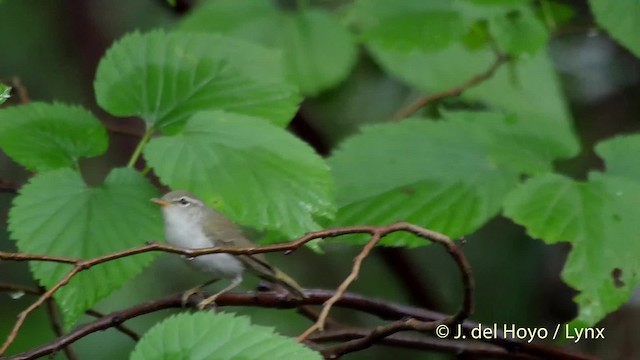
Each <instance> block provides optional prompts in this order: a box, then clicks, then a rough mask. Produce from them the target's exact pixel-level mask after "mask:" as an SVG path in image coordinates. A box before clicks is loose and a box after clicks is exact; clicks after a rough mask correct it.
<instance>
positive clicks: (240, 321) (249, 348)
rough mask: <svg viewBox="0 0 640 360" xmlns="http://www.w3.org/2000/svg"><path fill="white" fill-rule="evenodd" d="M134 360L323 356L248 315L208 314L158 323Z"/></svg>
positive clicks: (301, 358) (311, 358)
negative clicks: (256, 321) (260, 323)
mask: <svg viewBox="0 0 640 360" xmlns="http://www.w3.org/2000/svg"><path fill="white" fill-rule="evenodd" d="M130 359H131V360H153V359H157V360H166V359H242V360H252V359H255V360H261V359H296V360H320V359H322V356H320V354H319V353H317V352H315V351H313V350H311V349H309V348H307V347H306V346H304V345H302V344H299V343H297V342H296V341H295V340H294V339H292V338H288V337H285V336H282V335H279V334H276V333H275V332H274V331H273V329H272V328H269V327H265V326H259V325H252V324H251V323H250V322H249V319H248V317H246V316H234V315H232V314H227V313H218V314H215V313H213V312H210V311H207V312H197V313H193V314H187V313H182V314H178V315H173V316H171V317H169V318H167V319H166V320H164V321H162V322H160V323H158V324H157V325H155V326H154V327H153V328H151V330H149V331H148V332H147V333H146V334H145V335H144V337H143V338H142V339H141V340H140V341H139V342H138V343H137V344H136V347H135V349H134V350H133V352H132V353H131V358H130Z"/></svg>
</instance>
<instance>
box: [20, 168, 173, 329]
mask: <svg viewBox="0 0 640 360" xmlns="http://www.w3.org/2000/svg"><path fill="white" fill-rule="evenodd" d="M155 195H156V191H155V189H154V188H153V186H151V184H149V183H148V181H147V180H146V179H145V178H144V177H143V176H142V175H141V174H140V173H138V172H136V171H134V170H131V169H115V170H113V171H112V172H111V173H110V174H109V176H108V177H107V178H106V180H105V182H104V183H103V184H101V185H99V186H97V187H88V186H87V185H85V183H84V181H83V180H82V177H81V176H80V174H78V173H77V172H74V171H73V170H71V169H68V168H64V169H58V170H52V171H48V172H43V173H40V174H38V175H36V176H34V177H33V178H32V179H31V181H30V182H29V183H28V184H27V185H25V186H23V187H22V188H21V189H20V195H19V196H17V197H16V198H15V200H14V203H13V204H14V205H13V207H12V208H11V211H10V213H9V230H10V231H11V235H12V238H13V239H15V240H16V241H17V246H18V249H19V250H20V251H21V252H26V253H34V254H48V255H58V256H68V257H78V258H86V259H88V258H93V257H96V256H99V255H104V254H107V253H111V252H114V251H117V250H122V249H126V248H130V247H134V246H137V245H143V244H144V242H145V241H148V240H153V239H159V238H160V237H161V236H162V221H161V219H160V214H159V212H158V210H157V209H156V208H154V207H153V205H152V204H151V203H150V202H149V198H151V197H152V196H155ZM151 259H152V255H151V254H150V253H147V254H140V255H135V256H131V257H128V258H125V259H120V260H116V261H112V262H109V263H105V264H101V265H98V266H96V267H94V268H91V270H90V271H84V272H82V273H79V274H78V275H76V276H75V277H74V278H73V279H72V280H71V281H70V282H69V284H68V285H66V286H64V287H62V288H61V289H60V290H58V291H57V292H56V294H55V295H54V296H55V298H56V300H57V301H58V304H59V305H60V307H61V309H62V313H63V315H64V324H65V328H66V329H69V328H70V327H71V325H73V324H74V323H75V322H76V321H77V320H78V318H79V317H80V315H82V313H83V312H84V311H85V310H87V309H88V308H90V307H92V306H93V305H95V304H96V303H97V302H98V301H99V300H101V299H104V298H105V297H107V296H108V295H109V294H111V293H112V292H113V291H115V290H117V289H119V288H120V287H121V286H122V285H123V284H124V283H125V282H127V281H129V280H131V279H132V278H133V277H134V276H135V275H137V274H138V273H139V272H140V271H141V270H142V269H143V268H144V267H145V266H146V265H148V264H149V263H150V261H151ZM29 266H30V268H31V271H32V272H33V274H34V276H35V278H36V279H38V282H39V283H40V284H42V285H44V286H46V287H47V288H50V287H51V286H53V285H54V284H55V283H57V282H58V281H59V280H61V279H62V277H63V276H64V275H65V274H66V273H67V272H68V271H70V270H71V266H70V265H68V264H60V263H53V262H37V261H35V262H30V263H29Z"/></svg>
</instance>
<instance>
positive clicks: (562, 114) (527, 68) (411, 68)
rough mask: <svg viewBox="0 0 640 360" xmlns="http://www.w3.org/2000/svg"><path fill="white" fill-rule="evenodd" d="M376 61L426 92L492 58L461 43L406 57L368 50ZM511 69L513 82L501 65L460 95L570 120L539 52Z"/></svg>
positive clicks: (451, 83)
mask: <svg viewBox="0 0 640 360" xmlns="http://www.w3.org/2000/svg"><path fill="white" fill-rule="evenodd" d="M371 50H372V52H373V55H374V58H375V59H376V61H377V62H378V63H379V64H380V65H381V66H382V67H383V68H384V69H385V70H386V71H388V72H389V73H390V74H392V75H394V76H397V77H398V78H399V79H401V80H402V81H404V82H405V83H407V84H409V85H410V86H412V87H414V88H416V89H418V90H421V91H423V92H425V93H434V92H439V91H444V90H447V89H450V88H452V87H455V86H460V85H461V84H463V83H465V82H467V81H468V80H469V79H471V78H472V77H474V76H477V75H478V74H481V73H484V72H485V71H487V69H488V68H489V66H490V65H491V63H492V62H493V61H494V59H495V56H494V54H493V53H492V52H491V51H488V50H475V51H471V50H468V49H466V48H465V47H464V46H462V45H460V44H454V45H452V46H450V47H448V48H447V49H444V50H441V51H439V52H435V53H427V52H419V51H414V52H412V53H411V54H401V53H399V52H391V51H385V50H381V49H378V48H375V47H373V48H371ZM513 71H514V72H515V76H516V78H517V79H519V81H518V82H517V83H514V81H513V79H512V76H511V75H510V74H509V71H508V69H507V68H506V67H505V66H503V67H502V68H500V69H498V70H497V71H496V72H495V73H494V74H493V76H492V77H491V78H490V79H488V80H487V81H484V82H482V83H481V84H479V85H477V86H474V87H472V88H470V89H468V90H466V91H465V92H464V93H463V94H462V95H461V97H462V98H463V99H466V100H468V101H480V102H483V103H486V104H487V105H489V106H491V107H495V108H498V109H503V110H506V111H508V112H513V113H515V114H518V115H521V116H523V117H528V116H536V117H540V118H548V119H552V120H556V121H565V122H568V120H569V113H568V111H567V107H566V104H565V102H564V96H563V95H562V92H561V91H560V87H559V84H558V79H557V78H556V74H555V71H554V69H553V65H552V64H551V61H550V60H549V58H548V56H547V55H546V54H545V53H544V52H539V53H537V54H536V55H535V56H533V57H531V58H529V59H521V60H520V61H518V63H517V64H516V65H515V66H514V68H513Z"/></svg>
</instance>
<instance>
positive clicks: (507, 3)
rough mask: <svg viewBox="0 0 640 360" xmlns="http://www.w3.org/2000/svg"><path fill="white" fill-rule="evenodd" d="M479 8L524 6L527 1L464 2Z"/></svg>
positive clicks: (486, 0) (475, 0) (473, 0)
mask: <svg viewBox="0 0 640 360" xmlns="http://www.w3.org/2000/svg"><path fill="white" fill-rule="evenodd" d="M465 1H468V2H470V3H475V4H478V5H481V6H518V5H524V4H526V3H527V2H528V0H465Z"/></svg>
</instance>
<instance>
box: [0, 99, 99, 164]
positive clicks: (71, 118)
mask: <svg viewBox="0 0 640 360" xmlns="http://www.w3.org/2000/svg"><path fill="white" fill-rule="evenodd" d="M107 144H108V138H107V133H106V131H105V129H104V127H103V126H102V125H101V124H100V122H99V121H98V119H96V118H95V117H94V116H93V115H92V114H91V113H90V112H89V111H87V110H85V109H83V108H81V107H79V106H69V105H63V104H45V103H31V104H28V105H20V106H12V107H8V108H6V109H2V110H0V147H2V150H3V151H4V152H5V153H6V154H7V155H9V156H10V157H11V158H12V159H13V160H15V161H16V162H18V163H20V164H22V165H24V166H25V167H26V168H28V169H32V170H46V169H55V168H60V167H73V166H77V161H78V159H79V158H81V157H90V156H97V155H100V154H102V153H104V152H105V151H106V149H107Z"/></svg>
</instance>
